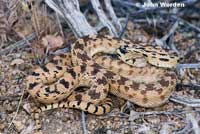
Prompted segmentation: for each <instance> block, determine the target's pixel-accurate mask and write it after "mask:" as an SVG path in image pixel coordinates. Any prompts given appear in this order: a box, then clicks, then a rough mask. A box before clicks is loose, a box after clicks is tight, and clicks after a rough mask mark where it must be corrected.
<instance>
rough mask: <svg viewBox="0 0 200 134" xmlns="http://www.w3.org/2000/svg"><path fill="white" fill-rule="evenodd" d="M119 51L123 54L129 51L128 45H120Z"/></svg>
mask: <svg viewBox="0 0 200 134" xmlns="http://www.w3.org/2000/svg"><path fill="white" fill-rule="evenodd" d="M119 51H120V52H121V53H122V54H126V53H127V51H126V47H123V48H122V47H120V48H119Z"/></svg>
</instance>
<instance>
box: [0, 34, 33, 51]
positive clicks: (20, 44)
mask: <svg viewBox="0 0 200 134" xmlns="http://www.w3.org/2000/svg"><path fill="white" fill-rule="evenodd" d="M35 37H36V34H35V33H32V34H30V35H28V36H27V37H25V38H24V39H22V40H20V41H18V42H16V43H14V44H13V45H10V46H8V47H6V48H4V49H2V50H0V55H5V54H8V53H9V52H11V51H13V50H15V49H22V48H24V47H26V46H28V45H30V43H29V42H30V41H31V40H33V39H34V38H35Z"/></svg>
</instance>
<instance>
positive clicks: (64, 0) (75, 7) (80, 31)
mask: <svg viewBox="0 0 200 134" xmlns="http://www.w3.org/2000/svg"><path fill="white" fill-rule="evenodd" d="M45 2H46V3H47V5H48V6H50V7H51V8H52V9H53V10H54V11H55V12H57V13H58V14H59V15H61V16H62V17H63V18H64V19H65V21H66V22H67V24H68V25H69V27H70V29H71V30H72V31H73V33H74V34H75V36H76V37H77V38H79V37H82V36H85V35H88V34H96V33H97V32H96V31H95V29H94V28H93V27H91V26H90V24H89V23H88V22H87V20H86V18H85V16H84V15H83V13H82V12H81V11H80V7H79V3H78V0H45Z"/></svg>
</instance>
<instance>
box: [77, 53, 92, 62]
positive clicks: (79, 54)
mask: <svg viewBox="0 0 200 134" xmlns="http://www.w3.org/2000/svg"><path fill="white" fill-rule="evenodd" d="M77 57H78V58H80V59H82V61H88V60H90V57H89V56H88V55H86V54H81V53H77Z"/></svg>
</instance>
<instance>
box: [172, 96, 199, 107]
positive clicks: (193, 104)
mask: <svg viewBox="0 0 200 134" xmlns="http://www.w3.org/2000/svg"><path fill="white" fill-rule="evenodd" d="M170 100H171V101H173V102H176V103H179V104H183V105H186V106H189V107H200V99H191V98H186V97H181V96H177V95H175V94H172V96H171V97H170Z"/></svg>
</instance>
